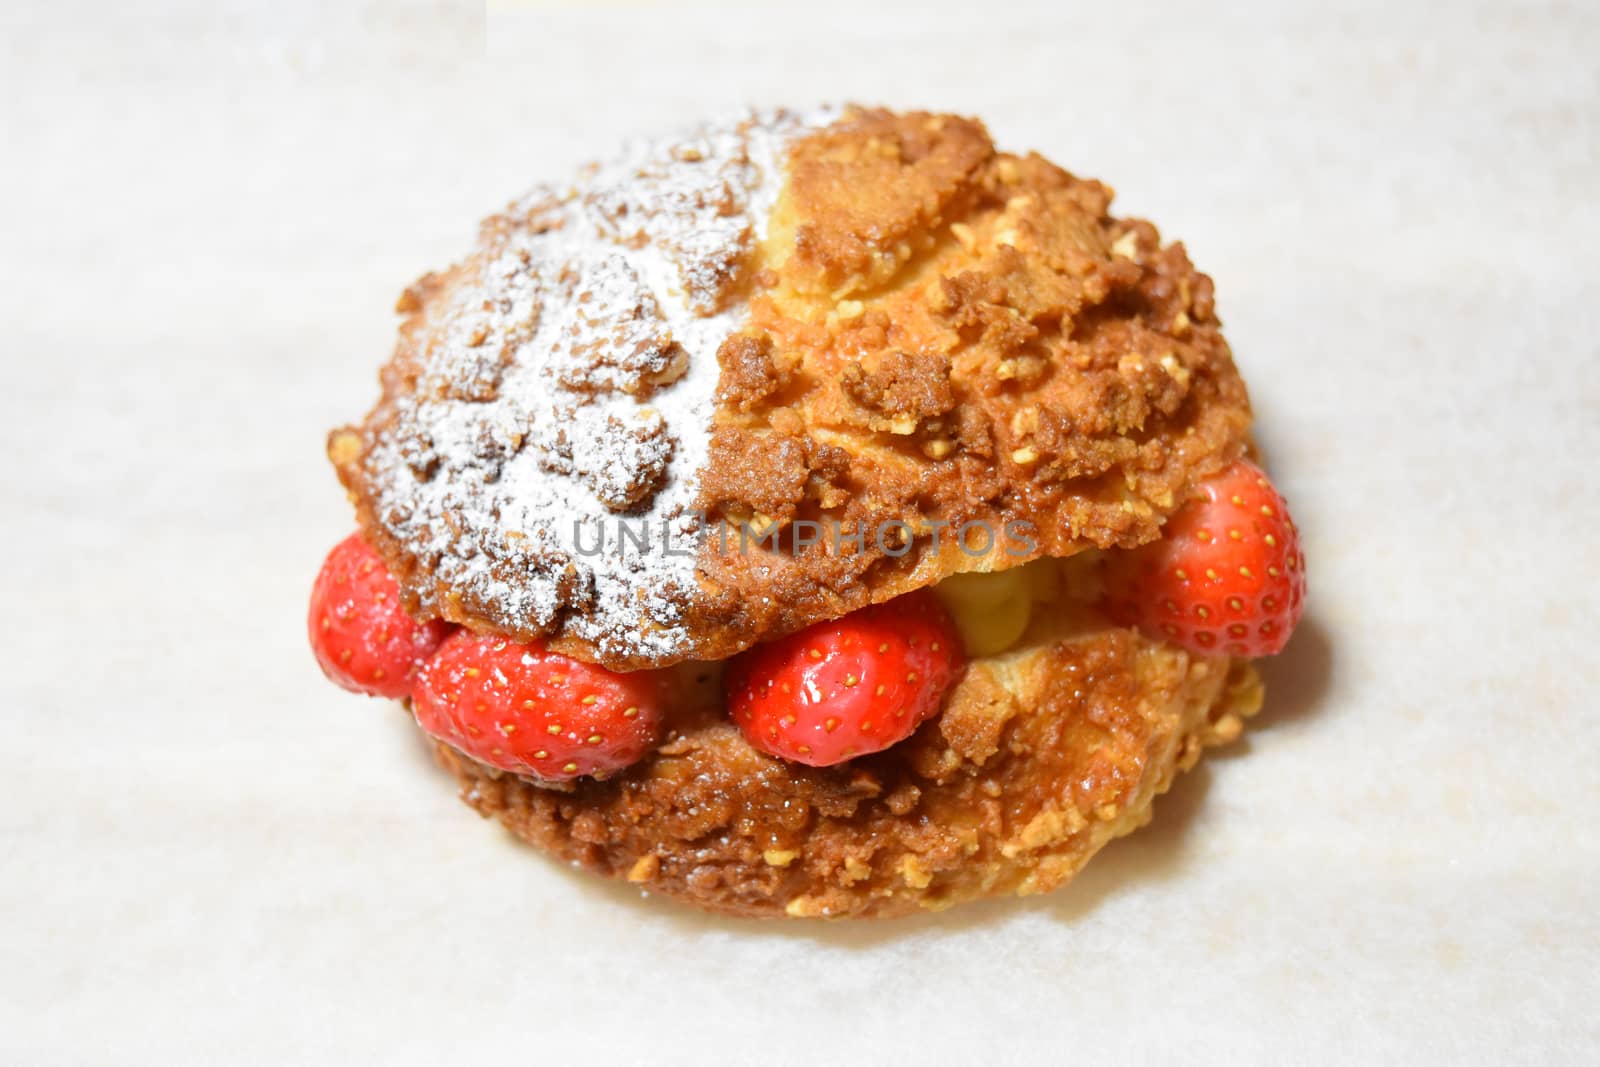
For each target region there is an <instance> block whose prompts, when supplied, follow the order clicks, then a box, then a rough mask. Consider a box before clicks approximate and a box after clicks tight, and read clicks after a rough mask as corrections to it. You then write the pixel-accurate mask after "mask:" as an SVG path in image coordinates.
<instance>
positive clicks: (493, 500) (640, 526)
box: [365, 112, 832, 658]
mask: <svg viewBox="0 0 1600 1067" xmlns="http://www.w3.org/2000/svg"><path fill="white" fill-rule="evenodd" d="M831 117H832V116H831V114H830V113H828V112H818V113H815V114H812V115H807V116H798V115H794V114H790V113H772V114H753V115H751V116H749V117H748V118H746V119H744V120H743V121H740V122H737V123H733V124H727V125H721V126H708V127H704V128H702V129H700V130H698V131H696V132H695V133H694V134H692V135H691V136H689V137H686V138H681V139H678V140H676V141H672V142H666V143H651V144H641V145H638V146H635V147H633V148H631V149H629V150H628V151H627V152H625V153H624V154H623V155H622V157H621V158H619V159H618V160H616V161H614V162H612V163H609V164H605V165H597V166H593V167H590V168H587V169H586V170H585V171H584V172H583V174H582V175H581V176H580V180H579V182H578V184H577V185H576V186H574V187H572V188H570V189H565V190H553V189H548V188H541V189H536V190H534V191H533V192H532V193H530V194H528V195H527V196H526V197H524V198H523V199H521V200H519V201H518V202H516V203H514V204H513V205H512V206H511V208H510V209H509V211H508V212H507V213H506V214H505V215H503V216H500V217H497V218H495V219H492V220H490V222H489V223H488V224H487V225H486V226H485V230H484V242H485V246H484V249H483V254H482V256H481V257H480V259H479V260H475V261H474V262H475V263H476V264H477V265H478V266H477V269H476V271H475V272H474V273H473V275H472V276H471V277H470V278H469V279H468V280H467V282H466V283H465V284H462V285H460V286H459V287H457V288H456V289H455V290H454V293H453V295H452V296H451V297H450V298H449V299H450V300H451V303H450V304H449V306H448V307H447V308H442V309H432V310H430V320H431V321H432V322H433V324H434V325H432V326H431V327H430V329H431V333H429V334H428V335H427V337H426V339H425V340H424V341H421V342H419V348H420V351H419V360H420V363H421V368H420V373H419V375H418V385H417V388H416V390H415V391H414V392H412V393H409V394H406V395H403V396H402V397H400V398H398V399H397V400H396V403H395V413H394V417H393V418H392V419H390V420H388V421H387V422H385V423H383V424H381V425H380V426H379V427H378V428H377V429H376V430H375V431H374V433H373V436H372V438H371V441H370V443H369V447H368V452H367V457H366V461H365V466H366V469H367V471H368V472H369V477H370V480H371V485H372V488H373V490H374V494H375V497H376V504H377V507H376V511H377V514H378V517H379V520H380V521H381V522H383V523H384V525H385V526H386V527H387V528H388V530H389V532H390V533H391V534H393V535H394V536H395V537H396V538H397V539H399V540H400V541H401V542H402V543H404V544H406V545H408V546H409V547H411V548H412V549H413V550H414V551H416V552H417V553H418V555H419V556H420V557H421V562H422V563H423V565H424V566H425V567H426V568H428V569H429V570H430V571H431V572H432V575H433V577H434V578H435V579H437V580H438V581H439V582H440V583H442V584H443V585H444V586H445V587H446V588H447V589H448V590H449V595H451V596H454V597H459V598H460V600H461V602H462V603H463V605H465V606H466V607H467V608H468V609H469V610H470V611H472V612H473V613H474V614H477V615H480V616H484V617H488V618H493V619H498V620H502V621H503V622H504V624H505V626H506V628H508V629H514V630H517V631H520V632H524V633H550V632H560V633H566V634H570V635H572V636H575V637H578V638H581V639H583V640H586V641H589V642H591V643H593V644H594V645H595V646H597V647H598V648H599V649H600V650H601V651H602V652H604V653H605V654H607V655H608V656H616V657H621V658H627V657H642V658H662V657H670V656H672V655H674V654H677V653H679V652H680V651H681V650H682V649H683V648H684V647H685V644H686V637H687V630H686V628H685V626H684V606H685V603H686V601H687V600H689V599H690V598H691V597H692V596H693V594H694V590H695V555H696V551H697V548H698V546H699V544H700V540H701V537H702V530H701V521H700V518H699V516H697V515H696V514H695V513H694V512H693V510H692V509H693V505H694V499H695V491H696V481H697V477H698V472H699V471H700V469H701V468H702V467H703V465H704V464H705V462H706V457H707V453H708V449H709V443H710V422H711V415H712V411H713V409H714V405H715V402H714V394H715V390H716V386H717V378H718V365H717V359H716V352H717V348H718V347H719V346H720V345H721V343H722V342H723V341H724V340H725V339H726V338H727V337H728V336H729V335H730V334H731V333H732V332H733V331H734V329H735V328H736V327H737V325H738V322H739V320H740V318H741V316H742V313H743V308H744V298H743V294H744V292H745V291H746V289H747V287H748V284H749V279H748V278H747V277H745V274H746V272H747V271H748V269H749V262H750V256H751V253H752V252H753V250H754V248H755V246H756V244H757V243H758V242H759V241H760V240H761V238H762V237H763V236H764V231H765V226H766V220H767V217H768V215H769V214H770V212H771V208H772V204H773V201H774V200H775V198H776V196H777V193H778V190H779V189H780V188H781V185H782V181H783V174H782V168H783V159H784V154H785V148H786V146H787V145H788V144H789V142H790V141H791V140H792V139H793V138H795V137H796V136H798V135H799V134H801V133H802V132H803V131H805V130H807V129H810V128H815V127H816V126H818V125H821V124H824V123H826V122H827V121H830V120H831ZM419 593H421V594H422V595H423V597H424V601H425V607H429V608H432V609H435V610H437V609H438V608H439V605H438V604H435V603H431V602H429V601H430V600H431V598H433V597H435V596H436V593H435V592H434V591H433V590H431V589H421V590H419Z"/></svg>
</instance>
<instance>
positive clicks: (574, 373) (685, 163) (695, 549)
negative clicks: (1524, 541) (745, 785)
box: [329, 108, 1250, 669]
mask: <svg viewBox="0 0 1600 1067" xmlns="http://www.w3.org/2000/svg"><path fill="white" fill-rule="evenodd" d="M1110 203H1111V191H1110V190H1109V189H1108V188H1107V187H1105V186H1104V185H1101V184H1100V183H1098V182H1095V181H1090V180H1085V179H1080V178H1077V177H1074V176H1073V175H1072V174H1070V173H1068V172H1067V171H1064V170H1062V169H1061V168H1060V167H1057V166H1055V165H1053V164H1051V163H1049V162H1047V161H1046V160H1044V159H1042V158H1040V157H1039V156H1036V155H1026V156H1017V155H1011V154H1007V153H1004V152H999V151H997V150H996V149H995V146H994V144H993V143H992V141H991V140H990V138H989V135H988V133H987V131H986V130H985V129H984V127H983V126H982V124H980V123H978V122H976V121H973V120H970V119H963V118H957V117H953V116H949V115H932V114H923V113H910V114H895V113H890V112H887V111H881V110H864V109H856V108H851V109H845V110H842V111H833V110H824V111H819V112H814V113H807V114H794V113H766V114H754V115H751V116H748V117H746V118H745V119H743V120H742V121H736V122H732V123H728V124H724V125H720V126H708V127H705V128H702V129H699V130H697V131H695V132H693V133H691V134H689V135H687V136H684V137H681V138H677V139H673V140H667V141H663V142H657V143H652V144H642V145H638V146H636V147H634V148H633V149H631V150H629V151H628V152H626V153H625V154H624V155H622V156H621V157H620V158H618V159H615V160H613V161H612V162H610V163H608V164H605V165H596V166H592V167H589V168H586V169H585V170H584V171H583V172H581V173H580V175H579V176H578V177H577V179H576V180H575V182H574V183H573V184H572V185H570V186H562V187H544V188H540V189H537V190H535V191H534V192H532V193H530V194H529V195H527V196H526V197H524V198H523V199H521V200H519V201H517V202H516V203H514V204H512V205H511V206H510V207H509V208H508V209H507V210H506V211H505V212H503V213H502V214H499V215H495V216H493V217H491V218H490V219H488V220H487V221H486V222H485V223H484V224H483V227H482V231H481V235H480V238H479V241H478V244H477V246H476V248H475V249H474V250H473V251H472V252H471V254H470V255H469V256H468V257H467V258H466V259H464V260H463V261H462V262H460V263H459V264H457V265H456V266H454V267H452V268H450V269H449V270H446V271H444V272H442V273H438V274H429V275H426V276H424V277H423V278H422V279H421V280H420V281H418V282H417V283H416V284H414V285H413V286H412V287H411V288H409V289H407V290H406V291H405V293H404V294H403V296H402V298H401V302H400V307H399V310H400V311H401V313H402V314H403V315H404V320H403V322H402V324H401V327H400V338H399V343H398V345H397V347H396V349H395V352H394V355H393V358H392V359H391V360H390V361H389V363H388V364H387V365H386V367H385V368H384V371H383V374H382V385H383V395H382V398H381V399H380V401H379V402H378V404H377V406H376V407H375V408H374V409H373V410H372V412H371V413H370V414H369V415H368V416H367V417H366V419H365V420H364V421H363V422H362V423H361V424H360V425H358V426H353V427H349V428H346V429H342V430H337V431H335V432H334V433H333V435H332V436H331V437H330V442H329V452H330V455H331V457H332V459H333V461H334V463H335V465H336V466H337V468H338V470H339V474H340V477H341V479H342V480H343V482H344V484H345V486H346V487H347V488H348V489H349V491H350V493H351V496H352V498H353V499H354V501H355V504H356V507H357V511H358V513H359V517H360V520H361V523H362V526H363V528H364V530H365V532H366V534H367V536H368V538H369V539H370V540H371V541H372V543H373V544H374V545H375V546H376V547H377V548H378V549H379V551H380V552H381V553H382V554H383V556H384V557H385V559H386V561H387V562H388V563H389V565H390V567H391V568H392V569H393V571H394V573H395V575H396V576H397V577H398V578H399V580H400V583H401V586H402V588H403V589H404V590H405V591H406V594H407V596H408V597H409V598H414V599H413V600H412V602H411V603H410V605H409V606H410V607H411V608H412V609H413V610H414V611H416V612H418V613H420V614H422V615H435V616H440V617H443V618H446V619H449V620H451V621H454V622H458V623H463V624H465V625H468V626H472V627H474V628H477V629H480V630H486V631H494V632H499V633H503V634H506V635H508V636H512V637H514V638H516V639H519V640H534V639H542V640H545V641H546V642H547V643H548V644H550V645H551V646H552V647H554V648H556V649H558V650H559V651H562V652H564V653H566V654H568V655H572V656H575V657H578V658H581V659H586V660H591V661H595V662H599V663H603V664H605V665H606V666H608V667H611V668H613V669H635V668H643V667H650V666H660V665H665V664H669V663H673V662H677V661H680V660H684V659H700V660H710V659H720V658H723V657H726V656H728V655H731V654H733V653H735V652H737V651H739V650H740V649H742V648H744V647H746V646H748V645H750V644H753V643H755V642H756V641H759V640H763V639H766V638H769V637H773V636H777V635H778V634H781V633H784V632H788V631H791V630H794V629H798V628H800V627H802V626H805V625H807V624H809V623H812V622H815V621H818V620H820V619H826V618H831V617H835V616H839V615H843V614H845V613H846V612H849V611H852V610H855V609H856V608H859V607H862V606H863V605H865V604H867V603H869V602H876V601H881V600H885V599H888V598H890V597H893V596H897V595H899V594H902V593H905V592H908V591H910V590H911V589H914V588H917V587H919V586H924V585H930V584H932V583H934V582H937V581H940V580H941V579H943V578H945V577H947V576H950V575H952V574H955V573H959V572H963V571H970V570H996V569H1001V568H1005V567H1010V566H1014V565H1016V564H1020V563H1023V562H1026V561H1028V560H1029V559H1032V558H1035V557H1037V556H1040V555H1051V556H1067V555H1071V554H1073V553H1076V552H1079V551H1081V550H1083V549H1086V548H1100V549H1107V548H1116V547H1123V548H1126V547H1132V546H1135V545H1138V544H1141V543H1143V542H1145V541H1149V540H1151V539H1153V538H1155V537H1157V536H1158V535H1159V532H1160V527H1161V524H1162V523H1163V521H1164V520H1165V518H1166V517H1167V516H1168V515H1169V514H1171V513H1172V512H1173V511H1175V510H1176V509H1177V508H1178V507H1179V506H1180V505H1181V504H1182V503H1183V502H1184V500H1185V498H1186V496H1187V494H1188V493H1189V492H1190V491H1191V487H1192V486H1193V485H1194V484H1195V483H1197V482H1198V481H1200V480H1202V479H1204V478H1205V477H1206V476H1208V475H1210V474H1213V473H1215V472H1216V471H1218V470H1220V469H1221V468H1223V467H1224V466H1226V465H1227V464H1229V463H1230V462H1232V461H1233V460H1234V459H1236V458H1238V456H1239V455H1240V454H1241V453H1242V452H1243V450H1244V448H1245V442H1246V435H1247V433H1248V429H1249V421H1250V413H1249V402H1248V399H1247V397H1246V393H1245V388H1244V385H1243V383H1242V382H1241V380H1240V378H1239V376H1238V373H1237V372H1236V370H1235V368H1234V365H1233V361H1232V358H1231V356H1230V354H1229V351H1228V347H1227V344H1226V343H1225V342H1224V341H1223V338H1222V335H1221V333H1220V332H1219V328H1218V323H1217V318H1216V312H1215V308H1214V304H1213V298H1212V285H1211V280H1210V279H1209V278H1207V277H1206V276H1205V275H1203V274H1200V273H1198V272H1197V271H1196V270H1195V269H1194V268H1193V266H1191V264H1190V263H1189V260H1188V257H1187V256H1186V254H1185V253H1184V250H1183V248H1182V246H1181V245H1177V244H1170V245H1165V246H1163V245H1162V243H1161V241H1160V238H1159V236H1158V234H1157V232H1156V230H1155V228H1154V227H1153V226H1151V225H1150V224H1149V223H1146V222H1143V221H1139V220H1134V219H1118V218H1114V217H1112V216H1111V215H1110V214H1109V208H1110Z"/></svg>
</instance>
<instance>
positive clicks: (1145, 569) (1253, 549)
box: [1105, 460, 1306, 656]
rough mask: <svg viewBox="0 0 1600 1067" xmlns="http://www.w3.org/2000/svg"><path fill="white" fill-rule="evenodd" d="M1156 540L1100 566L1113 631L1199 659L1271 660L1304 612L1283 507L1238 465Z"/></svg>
mask: <svg viewBox="0 0 1600 1067" xmlns="http://www.w3.org/2000/svg"><path fill="white" fill-rule="evenodd" d="M1200 489H1201V491H1202V492H1203V493H1204V496H1203V497H1202V498H1200V499H1196V500H1192V501H1190V502H1189V503H1188V504H1185V505H1184V506H1183V507H1182V508H1180V509H1179V510H1178V512H1177V514H1175V515H1173V516H1172V518H1170V519H1168V520H1167V525H1166V529H1165V530H1164V531H1162V537H1161V540H1159V541H1154V542H1151V543H1150V544H1147V545H1144V546H1142V547H1140V548H1136V549H1134V550H1132V551H1129V552H1113V553H1111V554H1109V555H1108V556H1107V557H1106V560H1105V589H1106V600H1105V604H1106V610H1107V611H1108V612H1109V613H1110V615H1111V617H1112V618H1113V619H1115V620H1116V621H1117V622H1119V623H1121V624H1123V625H1127V626H1137V627H1139V629H1141V630H1143V631H1144V632H1145V633H1147V634H1149V635H1150V636H1151V637H1153V638H1155V639H1157V640H1161V641H1170V642H1172V643H1173V644H1176V645H1181V646H1182V647H1184V648H1186V649H1189V650H1190V651H1191V652H1199V653H1201V654H1203V655H1215V654H1218V653H1223V652H1226V653H1229V654H1230V655H1235V656H1270V655H1273V654H1274V653H1276V652H1280V651H1282V649H1283V646H1284V645H1285V644H1286V643H1288V640H1289V634H1290V632H1291V631H1293V630H1294V627H1295V624H1296V623H1297V622H1299V621H1300V613H1301V612H1302V611H1303V610H1304V609H1305V596H1306V557H1305V553H1304V552H1302V551H1300V535H1299V533H1298V531H1296V529H1295V525H1294V520H1293V519H1291V518H1290V517H1289V511H1288V509H1287V508H1286V507H1284V503H1283V498H1282V497H1280V496H1279V495H1278V491H1277V490H1276V489H1274V488H1273V487H1272V483H1271V482H1269V481H1267V476H1266V475H1265V474H1263V473H1262V471H1261V468H1260V467H1257V466H1256V465H1255V464H1254V463H1250V462H1248V461H1246V460H1240V461H1239V462H1238V463H1235V464H1234V465H1233V466H1231V467H1229V468H1228V469H1227V470H1225V471H1223V472H1222V474H1220V475H1219V476H1217V477H1216V478H1212V479H1210V480H1209V481H1207V482H1205V483H1203V484H1202V485H1201V486H1200Z"/></svg>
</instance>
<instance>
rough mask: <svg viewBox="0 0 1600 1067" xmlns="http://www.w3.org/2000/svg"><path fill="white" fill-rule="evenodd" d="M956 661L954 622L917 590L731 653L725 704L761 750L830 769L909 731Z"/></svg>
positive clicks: (934, 706) (954, 673) (938, 699)
mask: <svg viewBox="0 0 1600 1067" xmlns="http://www.w3.org/2000/svg"><path fill="white" fill-rule="evenodd" d="M964 662H965V655H964V653H963V652H962V649H961V638H960V637H959V635H958V634H957V632H956V628H955V624H954V623H953V622H952V621H951V619H950V616H949V614H948V613H947V612H946V611H945V609H944V606H943V605H942V604H941V603H940V602H939V600H938V599H937V598H936V597H934V596H933V594H931V593H929V592H927V591H925V590H924V591H921V592H916V593H912V594H910V595H909V596H903V597H900V598H898V599H896V600H891V601H889V602H888V603H885V604H878V605H875V606H873V607H870V608H864V609H862V610H861V611H857V612H853V613H852V614H849V615H846V616H845V617H844V618H842V619H835V620H833V621H832V622H824V623H818V624H817V625H815V626H811V627H808V628H807V629H804V630H801V631H800V632H799V633H796V634H791V635H789V636H788V637H785V638H781V639H779V640H777V641H773V642H771V643H770V644H765V645H757V646H756V647H755V648H753V649H751V650H750V651H748V652H746V653H744V654H743V655H741V656H739V657H738V658H737V659H735V660H734V661H733V662H732V663H731V664H730V665H729V668H728V674H727V679H726V683H725V684H726V687H727V699H728V710H729V711H730V713H731V714H732V715H733V721H734V722H736V723H738V724H739V728H740V729H741V730H743V731H744V735H745V737H746V738H748V739H749V741H750V743H751V744H752V745H754V746H755V747H756V748H758V749H760V750H761V751H762V752H765V753H767V754H768V755H771V756H781V757H782V758H784V759H787V760H794V761H795V762H797V763H807V764H810V765H811V766H813V767H828V766H831V765H833V764H835V763H842V762H843V761H845V760H847V759H850V758H851V757H853V756H864V755H866V754H867V753H869V752H879V751H881V750H883V749H886V748H888V747H889V746H890V745H893V744H895V743H897V742H899V741H903V740H905V739H906V738H907V737H909V736H910V735H911V732H912V731H913V730H915V729H916V728H917V727H918V726H920V725H921V724H922V723H923V722H925V721H926V720H927V719H928V718H930V717H931V716H933V715H934V714H935V713H936V712H938V710H939V706H940V704H941V703H942V702H943V700H944V695H945V693H946V692H947V691H948V690H949V689H950V686H951V685H953V684H954V683H955V680H956V678H957V677H958V676H959V675H960V673H961V667H962V665H963V663H964Z"/></svg>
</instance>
